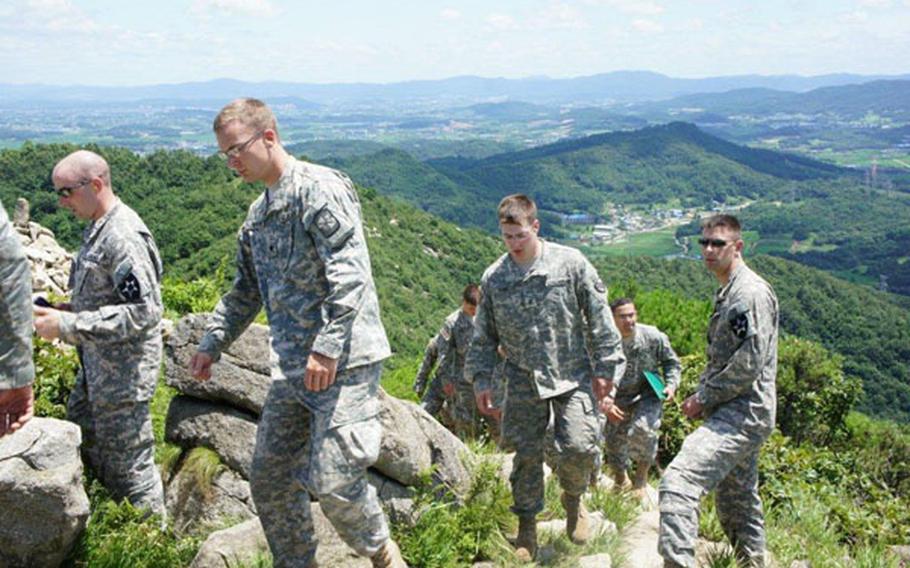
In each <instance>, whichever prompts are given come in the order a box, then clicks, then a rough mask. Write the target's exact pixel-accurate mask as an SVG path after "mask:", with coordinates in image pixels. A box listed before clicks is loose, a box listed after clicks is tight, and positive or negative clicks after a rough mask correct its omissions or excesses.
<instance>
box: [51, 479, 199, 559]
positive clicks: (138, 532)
mask: <svg viewBox="0 0 910 568" xmlns="http://www.w3.org/2000/svg"><path fill="white" fill-rule="evenodd" d="M89 493H90V495H91V502H92V508H91V510H92V513H91V517H90V518H89V521H88V525H87V527H86V530H85V532H84V533H83V535H82V538H81V539H80V540H79V542H78V543H77V545H76V548H75V550H74V551H73V552H72V553H71V554H70V557H69V559H68V561H67V565H69V566H74V567H79V568H82V567H86V568H89V567H90V568H124V567H129V568H174V567H177V566H187V565H188V564H189V563H190V562H191V561H192V559H193V558H194V557H195V555H196V552H197V550H198V548H199V544H200V542H199V541H198V540H197V539H195V538H184V539H178V538H177V537H175V536H174V534H173V533H171V532H170V531H168V530H164V529H162V528H161V520H160V519H159V518H158V517H157V516H154V515H152V516H147V514H146V511H142V510H137V509H136V508H134V507H133V506H132V505H130V504H129V502H127V501H123V502H121V503H119V504H118V503H116V502H114V501H113V500H111V499H110V497H109V496H108V494H107V493H106V491H105V490H104V489H103V488H102V487H101V485H100V484H99V483H98V482H94V483H93V484H92V485H91V487H90V488H89Z"/></svg>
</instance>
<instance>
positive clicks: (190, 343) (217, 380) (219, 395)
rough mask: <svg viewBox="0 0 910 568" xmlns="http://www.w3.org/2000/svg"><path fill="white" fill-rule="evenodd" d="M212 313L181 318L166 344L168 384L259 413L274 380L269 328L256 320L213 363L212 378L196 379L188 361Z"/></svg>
mask: <svg viewBox="0 0 910 568" xmlns="http://www.w3.org/2000/svg"><path fill="white" fill-rule="evenodd" d="M208 321H209V316H208V315H206V314H193V315H188V316H186V317H184V318H183V319H181V320H180V321H179V322H178V323H177V325H176V327H174V330H173V331H172V332H171V334H170V336H169V337H168V339H167V342H166V344H165V351H166V356H167V364H166V366H165V379H166V380H167V384H168V385H170V386H172V387H174V388H175V389H177V390H179V391H180V392H182V393H184V394H188V395H190V396H193V397H196V398H200V399H203V400H210V401H217V402H225V403H228V404H230V405H232V406H236V407H237V408H242V409H244V410H248V411H250V412H252V413H253V414H255V415H256V416H259V414H261V413H262V405H263V404H264V403H265V397H266V395H267V394H268V392H269V386H271V384H272V380H271V378H270V375H269V373H270V370H271V364H270V357H271V355H270V351H269V328H267V327H266V326H264V325H258V324H253V325H251V326H250V327H249V328H247V330H246V331H245V332H244V333H243V334H242V335H241V336H240V337H238V338H237V341H235V342H234V343H233V344H232V345H231V346H230V348H229V349H228V350H227V351H225V352H224V353H223V354H222V356H221V360H219V361H218V362H217V363H215V364H214V365H212V378H211V379H209V380H208V381H199V380H196V379H194V378H193V377H192V375H190V373H189V370H188V369H187V363H188V362H189V360H190V358H191V357H192V356H193V354H194V353H195V352H196V346H198V345H199V341H200V340H201V339H202V336H203V335H204V333H205V327H206V325H208Z"/></svg>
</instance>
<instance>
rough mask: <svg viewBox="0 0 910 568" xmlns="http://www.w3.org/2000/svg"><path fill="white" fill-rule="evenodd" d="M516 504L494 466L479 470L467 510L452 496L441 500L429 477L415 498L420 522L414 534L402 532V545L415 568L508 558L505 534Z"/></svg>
mask: <svg viewBox="0 0 910 568" xmlns="http://www.w3.org/2000/svg"><path fill="white" fill-rule="evenodd" d="M510 503H511V496H510V492H509V489H508V487H507V486H506V484H505V482H504V480H503V479H502V478H501V477H500V474H499V466H498V464H497V463H496V462H495V461H493V460H480V461H479V462H478V464H477V465H476V466H475V468H474V471H473V472H472V481H471V487H470V489H469V491H468V493H467V495H466V496H465V498H464V501H463V502H462V503H461V504H459V503H458V501H457V500H456V499H455V497H454V496H453V495H452V494H451V493H449V492H447V491H444V490H443V491H442V494H440V488H439V487H436V486H434V485H433V483H432V476H431V475H430V474H429V473H427V474H425V475H424V476H423V479H422V481H421V483H420V484H419V485H418V488H417V494H416V495H415V506H416V507H417V509H418V510H421V511H422V512H421V514H420V518H419V519H418V521H417V523H416V525H415V526H414V527H413V528H407V529H398V528H396V531H395V532H396V533H397V534H396V539H397V540H398V542H399V544H400V545H401V550H402V553H403V554H404V556H405V559H406V560H407V561H408V563H409V565H411V566H423V567H426V568H433V567H455V566H465V565H470V564H471V563H472V562H473V561H475V560H481V559H497V558H503V557H505V556H506V555H508V554H510V552H509V551H510V547H509V544H508V543H507V542H506V540H505V538H504V537H503V536H502V532H501V529H502V528H503V527H505V526H507V525H508V524H509V523H511V522H513V516H512V514H511V513H510V512H509V504H510Z"/></svg>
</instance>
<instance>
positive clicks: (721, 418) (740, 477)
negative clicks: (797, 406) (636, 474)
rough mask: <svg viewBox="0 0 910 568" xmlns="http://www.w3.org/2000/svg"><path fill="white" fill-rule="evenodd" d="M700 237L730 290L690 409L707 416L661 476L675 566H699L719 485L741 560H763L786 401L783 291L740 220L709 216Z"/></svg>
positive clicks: (668, 553)
mask: <svg viewBox="0 0 910 568" xmlns="http://www.w3.org/2000/svg"><path fill="white" fill-rule="evenodd" d="M698 243H699V244H700V245H701V249H702V257H703V258H704V262H705V266H707V268H708V270H709V271H710V272H711V273H713V274H714V276H715V277H716V278H717V280H718V282H719V283H720V288H719V289H718V290H717V292H716V293H715V295H714V313H713V315H712V316H711V321H710V323H709V324H708V349H707V366H706V367H705V370H704V371H703V372H702V374H701V377H700V378H699V382H698V388H697V389H696V391H695V394H693V395H691V396H690V397H689V398H687V399H686V400H685V401H684V402H683V403H682V411H683V413H684V414H685V415H686V416H687V417H688V418H690V419H696V418H704V419H705V421H704V423H703V424H702V425H701V426H699V427H698V428H697V429H696V430H695V431H694V432H692V433H691V434H689V436H687V437H686V440H685V442H684V443H683V446H682V448H681V449H680V451H679V453H678V454H677V455H676V457H675V458H674V459H673V461H672V462H671V463H670V465H669V466H668V467H667V470H666V472H665V473H664V477H663V480H662V481H661V484H660V536H659V540H658V548H659V550H660V553H661V555H662V556H663V558H664V566H666V567H676V566H685V567H694V566H695V542H696V540H697V538H698V506H699V503H700V501H701V498H702V497H704V496H705V495H706V494H707V493H708V492H710V491H713V490H715V489H716V490H717V495H716V505H717V516H718V518H719V520H720V524H721V526H722V527H723V529H724V533H725V534H726V535H727V538H729V539H730V541H731V543H732V544H733V548H734V551H735V554H736V560H737V564H739V565H740V566H753V567H760V566H764V565H765V529H764V515H763V513H762V504H761V499H760V498H759V495H758V453H759V450H760V448H761V445H762V444H763V443H764V441H765V439H767V437H768V436H769V435H770V434H771V430H773V429H774V419H775V411H776V407H777V400H776V392H775V380H776V377H777V328H778V305H777V297H776V296H775V295H774V290H773V289H772V288H771V286H770V285H769V284H768V283H767V282H765V280H763V279H762V278H761V277H760V276H758V275H757V274H756V273H755V272H753V271H752V270H751V269H750V268H749V267H748V266H746V263H745V262H744V261H743V258H742V251H743V240H742V230H741V228H740V224H739V221H738V220H737V219H736V217H733V216H732V215H715V216H713V217H710V218H708V219H706V220H705V221H704V222H703V223H702V237H701V238H700V239H699V240H698Z"/></svg>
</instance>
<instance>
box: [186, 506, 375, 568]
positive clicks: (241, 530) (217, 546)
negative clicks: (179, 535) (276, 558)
mask: <svg viewBox="0 0 910 568" xmlns="http://www.w3.org/2000/svg"><path fill="white" fill-rule="evenodd" d="M311 510H312V513H313V525H314V528H315V529H316V539H317V540H318V542H319V546H318V548H317V549H316V562H317V563H318V564H319V565H320V566H325V567H330V566H344V567H345V568H348V567H351V568H369V567H370V566H371V562H370V560H369V558H363V557H361V556H358V555H357V553H355V552H354V551H353V550H351V548H350V547H348V545H346V544H345V543H344V541H342V540H341V537H339V536H338V533H336V532H335V529H334V528H332V524H331V523H330V522H329V520H328V519H327V518H326V517H325V515H324V514H323V513H322V509H321V508H320V507H319V504H318V503H313V504H312V509H311ZM267 551H268V544H267V543H266V540H265V534H264V533H263V532H262V525H261V524H260V523H259V519H258V518H255V519H250V520H249V521H246V522H244V523H241V524H239V525H237V526H234V527H231V528H229V529H224V530H222V531H218V532H214V533H212V534H211V535H209V538H208V539H206V541H205V542H204V543H203V544H202V547H201V548H200V549H199V553H198V554H197V555H196V558H195V559H194V560H193V563H192V564H191V565H190V568H233V567H234V566H242V565H245V564H249V563H251V561H252V560H254V559H255V558H256V557H257V556H261V555H263V554H265V553H266V552H267Z"/></svg>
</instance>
